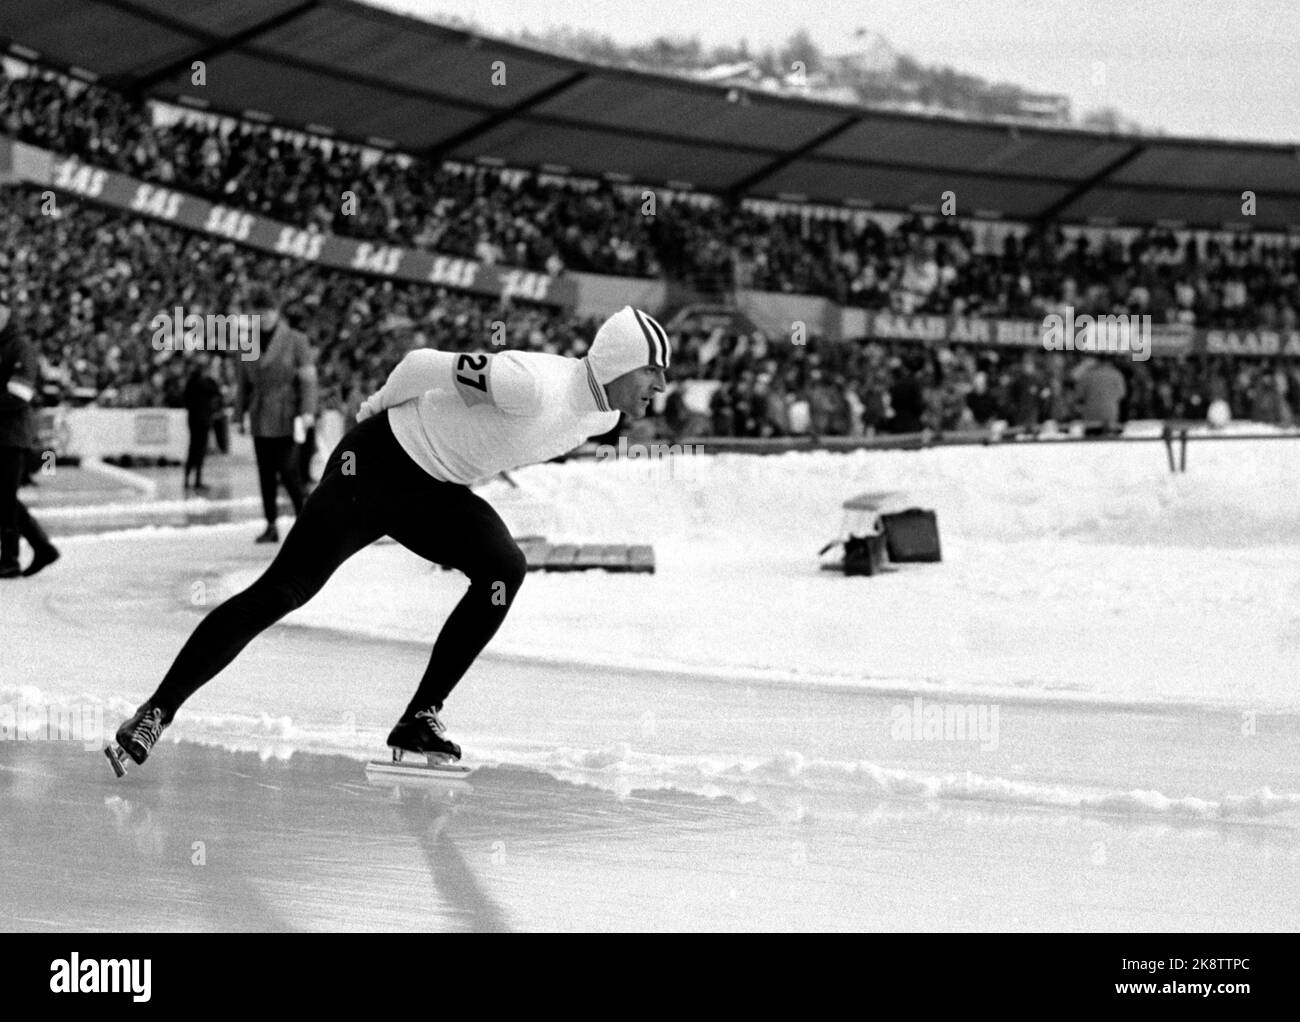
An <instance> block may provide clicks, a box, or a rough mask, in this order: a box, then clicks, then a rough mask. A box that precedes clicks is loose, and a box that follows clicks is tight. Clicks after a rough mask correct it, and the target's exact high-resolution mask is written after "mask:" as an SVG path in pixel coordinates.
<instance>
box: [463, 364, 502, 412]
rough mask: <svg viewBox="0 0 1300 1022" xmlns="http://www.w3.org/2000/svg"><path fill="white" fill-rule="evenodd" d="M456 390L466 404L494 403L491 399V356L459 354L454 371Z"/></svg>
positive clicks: (469, 405)
mask: <svg viewBox="0 0 1300 1022" xmlns="http://www.w3.org/2000/svg"><path fill="white" fill-rule="evenodd" d="M454 377H455V382H456V392H457V393H458V394H460V398H461V400H462V401H464V402H465V404H466V406H468V407H473V406H474V405H482V404H489V405H490V404H496V402H495V401H493V400H492V356H491V355H461V356H459V357H458V358H457V359H456V369H455V373H454Z"/></svg>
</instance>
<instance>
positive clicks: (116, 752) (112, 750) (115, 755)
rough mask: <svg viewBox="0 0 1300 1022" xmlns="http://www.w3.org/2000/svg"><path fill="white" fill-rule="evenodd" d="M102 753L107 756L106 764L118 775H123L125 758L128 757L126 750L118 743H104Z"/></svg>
mask: <svg viewBox="0 0 1300 1022" xmlns="http://www.w3.org/2000/svg"><path fill="white" fill-rule="evenodd" d="M104 755H105V756H107V757H108V764H109V766H111V767H112V768H113V773H115V774H116V775H117V776H118V777H125V776H126V764H127V760H128V759H129V758H130V757H129V756H127V754H126V750H125V749H123V748H122V746H120V745H105V746H104Z"/></svg>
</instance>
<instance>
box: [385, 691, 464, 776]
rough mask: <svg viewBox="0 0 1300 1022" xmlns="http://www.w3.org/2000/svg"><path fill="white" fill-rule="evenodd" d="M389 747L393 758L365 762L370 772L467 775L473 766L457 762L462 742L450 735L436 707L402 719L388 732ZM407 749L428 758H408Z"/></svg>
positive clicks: (415, 774) (406, 774)
mask: <svg viewBox="0 0 1300 1022" xmlns="http://www.w3.org/2000/svg"><path fill="white" fill-rule="evenodd" d="M388 747H389V749H390V750H391V752H392V759H391V761H389V762H386V763H385V762H381V761H379V760H372V761H371V762H369V763H368V764H366V771H367V773H376V774H401V775H405V776H418V775H420V774H424V775H429V774H438V775H443V776H468V775H469V774H470V772H471V768H470V767H467V766H465V765H464V764H462V763H460V762H458V761H459V760H460V746H459V745H457V744H456V743H455V742H453V741H452V740H451V739H449V738H448V737H447V726H446V725H445V724H443V722H442V718H440V717H439V716H438V711H437V710H436V709H434V708H433V707H430V708H429V709H427V710H419V711H417V712H416V713H414V714H412V715H411V716H409V717H403V718H402V719H401V720H399V721H398V722H397V725H396V726H395V727H394V728H393V730H392V731H391V732H390V733H389V735H388ZM407 753H412V754H414V755H415V756H423V757H424V759H425V761H424V762H420V761H419V760H418V759H415V758H411V759H407V758H406V755H407Z"/></svg>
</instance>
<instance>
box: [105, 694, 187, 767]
mask: <svg viewBox="0 0 1300 1022" xmlns="http://www.w3.org/2000/svg"><path fill="white" fill-rule="evenodd" d="M169 723H171V722H170V721H169V720H166V719H165V718H164V715H163V710H162V707H161V706H154V705H153V704H152V703H148V702H146V703H145V704H144V705H142V706H141V707H140V708H139V709H138V710H136V711H135V716H133V717H132V718H131V719H130V720H128V721H127V722H126V723H124V724H123V725H122V726H121V727H120V728H118V729H117V735H116V739H117V741H116V744H114V745H108V746H105V748H104V755H105V756H107V757H108V762H109V764H110V765H111V766H112V767H113V773H115V774H117V776H118V777H125V776H126V761H127V759H128V758H130V759H131V760H132V761H133V762H135V763H136V764H137V765H140V764H143V763H144V761H145V760H146V759H148V758H149V753H150V751H151V750H152V749H153V747H154V746H155V745H156V744H157V743H158V739H159V738H160V737H161V736H162V733H163V729H164V728H165V727H166V726H167V725H168V724H169Z"/></svg>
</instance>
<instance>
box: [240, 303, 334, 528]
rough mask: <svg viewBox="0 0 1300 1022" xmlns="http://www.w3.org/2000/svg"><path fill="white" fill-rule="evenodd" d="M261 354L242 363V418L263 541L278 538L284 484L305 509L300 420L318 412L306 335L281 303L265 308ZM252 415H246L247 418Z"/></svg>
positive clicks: (296, 509)
mask: <svg viewBox="0 0 1300 1022" xmlns="http://www.w3.org/2000/svg"><path fill="white" fill-rule="evenodd" d="M260 336H261V342H260V343H261V353H260V355H259V357H258V358H257V359H256V360H254V361H251V362H245V361H241V362H240V363H239V369H240V373H239V399H238V409H239V420H240V424H241V427H242V428H243V429H245V430H249V429H251V430H252V433H253V451H254V453H255V454H256V455H257V476H258V480H259V482H260V483H261V487H262V512H263V514H265V516H266V531H265V532H263V533H262V534H261V535H260V536H258V537H257V542H259V543H278V542H279V541H280V533H279V531H278V530H277V528H276V522H275V519H276V500H277V497H278V491H279V486H280V484H283V485H284V488H285V489H286V490H287V491H288V493H289V500H290V501H291V502H292V503H293V509H294V513H295V514H298V513H299V512H301V511H302V503H303V490H302V483H301V481H300V479H299V476H298V464H297V461H298V459H297V452H296V450H295V442H294V429H295V420H298V428H299V429H302V428H303V427H304V426H305V424H306V422H307V421H310V422H312V423H313V424H314V422H315V417H316V370H315V365H314V363H313V360H312V352H311V346H310V345H309V344H308V343H307V337H306V335H305V334H302V333H299V332H298V331H297V330H294V329H293V328H292V327H290V326H289V324H288V322H286V320H285V319H284V317H283V316H282V315H281V314H280V310H279V308H278V306H276V305H274V304H269V303H268V304H267V305H266V306H265V309H264V311H263V312H262V313H261V323H260ZM245 417H247V418H245Z"/></svg>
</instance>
